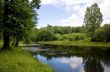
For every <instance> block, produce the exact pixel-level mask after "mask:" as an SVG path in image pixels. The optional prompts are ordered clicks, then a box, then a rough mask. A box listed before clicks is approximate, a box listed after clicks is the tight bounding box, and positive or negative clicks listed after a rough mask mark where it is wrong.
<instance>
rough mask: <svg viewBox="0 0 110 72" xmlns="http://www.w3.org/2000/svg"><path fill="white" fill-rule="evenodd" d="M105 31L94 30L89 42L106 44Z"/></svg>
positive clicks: (100, 29)
mask: <svg viewBox="0 0 110 72" xmlns="http://www.w3.org/2000/svg"><path fill="white" fill-rule="evenodd" d="M105 34H106V33H105V31H104V30H103V29H102V28H99V29H96V30H95V33H94V35H93V37H92V38H91V41H95V42H101V41H102V42H106V40H107V39H106V35H105Z"/></svg>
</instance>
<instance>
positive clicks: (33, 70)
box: [0, 49, 53, 72]
mask: <svg viewBox="0 0 110 72" xmlns="http://www.w3.org/2000/svg"><path fill="white" fill-rule="evenodd" d="M0 72H53V70H52V69H51V68H49V66H47V65H44V64H42V63H40V62H39V61H38V60H37V59H34V58H33V57H32V56H31V55H30V53H28V52H26V51H22V50H20V49H16V50H14V49H13V50H7V51H1V52H0Z"/></svg>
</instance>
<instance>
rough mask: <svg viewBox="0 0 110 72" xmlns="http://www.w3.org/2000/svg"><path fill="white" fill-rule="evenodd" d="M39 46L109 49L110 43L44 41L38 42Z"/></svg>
mask: <svg viewBox="0 0 110 72" xmlns="http://www.w3.org/2000/svg"><path fill="white" fill-rule="evenodd" d="M38 43H40V44H50V45H73V46H101V47H110V42H109V43H105V42H83V41H44V42H38Z"/></svg>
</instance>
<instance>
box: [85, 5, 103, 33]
mask: <svg viewBox="0 0 110 72" xmlns="http://www.w3.org/2000/svg"><path fill="white" fill-rule="evenodd" d="M102 17H103V16H102V13H101V12H100V8H99V7H98V5H97V3H94V4H93V5H92V6H91V7H87V9H86V12H85V16H84V23H85V27H86V29H87V31H88V32H94V31H95V29H97V28H99V27H100V25H101V23H102V21H103V18H102Z"/></svg>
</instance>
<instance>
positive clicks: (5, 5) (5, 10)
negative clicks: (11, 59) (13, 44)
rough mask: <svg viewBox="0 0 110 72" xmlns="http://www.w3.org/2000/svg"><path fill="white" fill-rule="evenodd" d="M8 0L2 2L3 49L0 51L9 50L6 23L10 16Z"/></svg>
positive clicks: (8, 35) (7, 24)
mask: <svg viewBox="0 0 110 72" xmlns="http://www.w3.org/2000/svg"><path fill="white" fill-rule="evenodd" d="M9 3H10V2H9V0H5V1H4V19H3V27H4V31H3V40H4V43H3V48H2V49H9V48H10V34H9V31H8V28H9V27H8V26H9V23H8V22H7V21H8V20H9V15H10V8H9Z"/></svg>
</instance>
